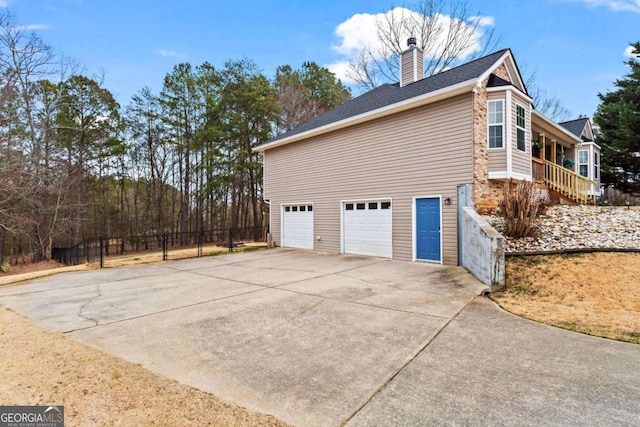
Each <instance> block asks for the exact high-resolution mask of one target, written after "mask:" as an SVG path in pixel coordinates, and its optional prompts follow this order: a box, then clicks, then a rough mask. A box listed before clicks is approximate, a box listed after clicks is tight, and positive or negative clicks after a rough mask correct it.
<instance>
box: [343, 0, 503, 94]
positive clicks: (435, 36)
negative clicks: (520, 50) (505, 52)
mask: <svg viewBox="0 0 640 427" xmlns="http://www.w3.org/2000/svg"><path fill="white" fill-rule="evenodd" d="M376 24H377V43H376V44H375V45H370V46H366V47H365V48H364V49H362V50H361V51H360V52H359V53H358V54H357V55H356V57H355V58H354V59H353V60H352V61H351V63H350V64H349V68H348V70H347V76H348V77H349V78H350V79H352V80H354V81H355V82H356V83H357V84H358V85H359V86H361V87H362V88H364V89H372V88H374V87H376V86H379V85H380V84H382V83H384V82H389V81H397V80H398V73H399V68H400V66H399V57H400V53H402V51H404V50H405V49H406V48H407V45H406V42H407V38H408V37H416V39H417V42H418V46H419V47H420V48H421V49H422V51H423V52H424V60H425V64H424V72H425V75H426V76H430V75H433V74H437V73H439V72H441V71H444V70H446V69H447V68H450V67H452V66H455V65H457V64H458V62H459V61H461V60H468V59H475V58H478V57H480V56H483V55H484V54H486V53H487V52H488V51H490V50H492V49H494V48H495V47H496V44H497V43H498V41H499V37H497V36H496V35H495V28H493V27H492V26H490V25H486V24H487V22H486V21H485V19H483V17H482V16H481V15H480V13H479V12H477V13H472V12H471V8H470V2H469V0H451V1H447V0H418V2H417V3H416V4H415V6H414V7H413V8H412V9H407V8H405V7H395V8H392V9H391V10H389V11H388V12H387V13H385V14H383V15H381V17H380V18H378V19H377V21H376Z"/></svg>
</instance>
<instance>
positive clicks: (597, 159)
mask: <svg viewBox="0 0 640 427" xmlns="http://www.w3.org/2000/svg"><path fill="white" fill-rule="evenodd" d="M599 172H600V154H599V153H598V152H597V151H595V152H594V153H593V179H595V180H598V179H600V176H599V175H600V174H599Z"/></svg>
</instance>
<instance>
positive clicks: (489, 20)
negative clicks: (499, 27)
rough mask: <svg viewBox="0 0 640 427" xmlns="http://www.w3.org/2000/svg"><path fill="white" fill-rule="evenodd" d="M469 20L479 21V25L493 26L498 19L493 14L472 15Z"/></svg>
mask: <svg viewBox="0 0 640 427" xmlns="http://www.w3.org/2000/svg"><path fill="white" fill-rule="evenodd" d="M469 22H474V23H475V22H477V23H478V26H479V27H493V26H494V25H496V20H495V18H494V17H493V16H472V17H471V18H469Z"/></svg>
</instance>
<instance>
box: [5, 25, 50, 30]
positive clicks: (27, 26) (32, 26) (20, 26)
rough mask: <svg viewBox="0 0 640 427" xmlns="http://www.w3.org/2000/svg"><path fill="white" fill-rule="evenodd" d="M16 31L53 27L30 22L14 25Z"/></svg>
mask: <svg viewBox="0 0 640 427" xmlns="http://www.w3.org/2000/svg"><path fill="white" fill-rule="evenodd" d="M13 29H14V30H16V31H38V30H52V29H53V28H52V27H51V26H50V25H46V24H28V25H18V26H15V27H13Z"/></svg>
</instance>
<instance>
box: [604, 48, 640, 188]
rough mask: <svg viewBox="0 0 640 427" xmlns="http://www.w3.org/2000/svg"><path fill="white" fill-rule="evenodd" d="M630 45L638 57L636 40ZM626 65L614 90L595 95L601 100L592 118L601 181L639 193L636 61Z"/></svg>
mask: <svg viewBox="0 0 640 427" xmlns="http://www.w3.org/2000/svg"><path fill="white" fill-rule="evenodd" d="M632 46H633V54H634V55H635V56H636V57H640V41H639V42H636V43H634V44H633V45H632ZM626 64H627V65H628V66H629V68H630V69H631V72H630V73H629V74H627V75H626V76H625V77H623V78H622V79H619V80H616V82H615V86H616V88H617V89H616V90H614V91H612V92H608V93H606V94H604V95H603V94H598V96H599V97H600V100H601V101H602V103H601V104H600V105H599V106H598V110H597V111H596V114H595V116H594V121H595V123H596V124H597V125H598V128H599V131H598V143H599V144H600V146H601V147H602V165H601V167H602V176H601V181H602V183H603V184H605V185H610V186H613V187H614V188H617V189H620V190H622V191H624V192H627V193H630V194H632V195H640V61H639V60H638V59H636V58H631V59H630V60H629V61H627V62H626Z"/></svg>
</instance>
